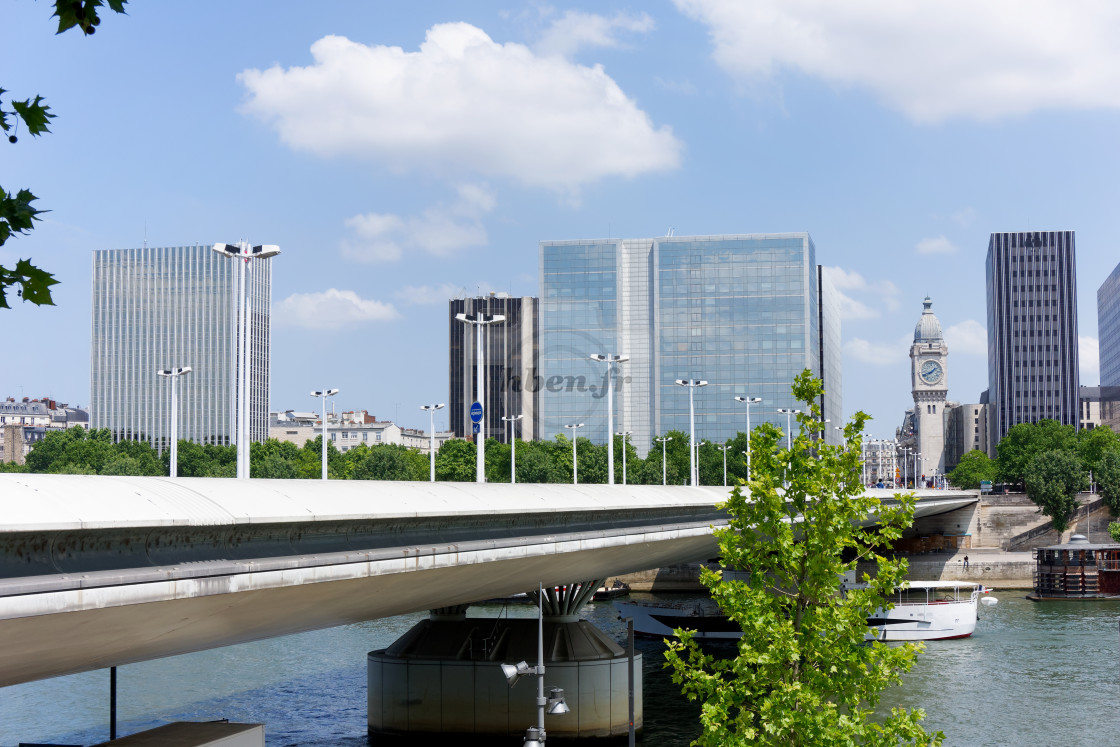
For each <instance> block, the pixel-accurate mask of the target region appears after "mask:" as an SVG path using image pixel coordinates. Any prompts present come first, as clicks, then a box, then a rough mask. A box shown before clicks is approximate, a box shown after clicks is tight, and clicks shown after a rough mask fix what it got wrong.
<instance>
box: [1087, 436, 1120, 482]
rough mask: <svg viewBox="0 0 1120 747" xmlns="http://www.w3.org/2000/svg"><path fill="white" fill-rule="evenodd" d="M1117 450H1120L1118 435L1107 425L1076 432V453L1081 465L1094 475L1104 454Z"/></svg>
mask: <svg viewBox="0 0 1120 747" xmlns="http://www.w3.org/2000/svg"><path fill="white" fill-rule="evenodd" d="M1117 450H1120V437H1118V436H1117V435H1116V434H1115V433H1114V432H1113V430H1112V429H1111V428H1109V427H1108V426H1107V425H1103V426H1100V427H1098V428H1086V429H1083V430H1080V431H1078V432H1077V455H1078V457H1080V458H1081V466H1082V467H1084V468H1085V470H1086V471H1087V472H1092V473H1093V476H1094V477H1095V476H1096V474H1097V471H1098V469H1099V467H1100V463H1101V459H1102V458H1103V457H1104V455H1105V454H1107V453H1108V452H1110V451H1117Z"/></svg>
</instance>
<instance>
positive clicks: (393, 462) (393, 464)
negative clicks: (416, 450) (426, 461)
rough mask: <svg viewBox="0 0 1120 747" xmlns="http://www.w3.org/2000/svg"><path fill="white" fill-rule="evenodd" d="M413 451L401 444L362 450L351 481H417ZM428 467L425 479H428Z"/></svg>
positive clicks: (351, 473)
mask: <svg viewBox="0 0 1120 747" xmlns="http://www.w3.org/2000/svg"><path fill="white" fill-rule="evenodd" d="M412 451H413V450H412V449H410V448H408V447H407V446H401V445H399V444H378V445H377V446H374V447H372V448H369V449H362V450H361V451H360V452H359V453H361V454H362V457H361V459H360V460H359V461H358V462H357V463H355V464H354V466H353V469H352V470H351V472H350V479H351V480H416V479H419V477H418V476H417V475H416V474H415V473H414V471H413V467H412V461H411V460H410V459H409V452H412ZM427 476H428V474H427V465H425V473H424V477H425V478H427Z"/></svg>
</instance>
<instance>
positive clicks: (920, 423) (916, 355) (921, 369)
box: [910, 296, 949, 475]
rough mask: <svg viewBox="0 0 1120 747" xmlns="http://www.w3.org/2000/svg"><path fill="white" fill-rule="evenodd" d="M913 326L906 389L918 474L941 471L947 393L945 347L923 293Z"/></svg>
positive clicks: (937, 473) (947, 348)
mask: <svg viewBox="0 0 1120 747" xmlns="http://www.w3.org/2000/svg"><path fill="white" fill-rule="evenodd" d="M922 305H923V310H922V315H921V317H920V318H919V319H918V323H917V324H916V325H914V342H913V344H912V345H911V346H910V388H911V394H912V395H913V397H914V441H915V444H916V446H917V449H918V453H919V454H920V455H921V456H920V459H921V460H922V463H921V473H922V474H926V475H944V474H945V471H946V470H945V414H946V413H945V398H946V395H948V393H949V381H948V357H949V346H948V345H947V344H946V343H945V338H944V337H943V336H942V334H941V322H940V321H938V319H937V317H936V316H935V315H934V313H933V302H932V301H931V300H930V299H929V296H926V299H925V301H923V302H922Z"/></svg>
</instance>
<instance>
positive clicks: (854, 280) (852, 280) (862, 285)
mask: <svg viewBox="0 0 1120 747" xmlns="http://www.w3.org/2000/svg"><path fill="white" fill-rule="evenodd" d="M824 272H825V275H826V276H827V277H828V279H829V280H830V281H831V282H832V286H833V289H834V290H835V291H836V299H837V305H838V306H839V307H840V318H841V319H844V320H848V319H874V318H876V317H878V316H879V315H880V313H879V310H878V309H876V308H874V307H873V306H872V305H871V304H882V305H883V306H885V307H886V308H887V310H888V311H895V310H897V309H898V305H899V304H898V297H899V290H898V286H896V285H895V284H894V283H892V282H891V281H889V280H880V281H876V282H874V283H870V282H868V281H867V280H866V279H865V278H864V277H863V275H860V274H859V273H858V272H855V271H854V270H845V269H844V268H843V267H825V268H824ZM856 296H864V297H865V298H866V299H867V302H865V301H863V300H860V299H859V298H857V297H856Z"/></svg>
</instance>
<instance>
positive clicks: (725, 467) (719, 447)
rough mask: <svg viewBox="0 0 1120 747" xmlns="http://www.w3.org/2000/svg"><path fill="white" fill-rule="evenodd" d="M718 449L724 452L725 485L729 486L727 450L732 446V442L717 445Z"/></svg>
mask: <svg viewBox="0 0 1120 747" xmlns="http://www.w3.org/2000/svg"><path fill="white" fill-rule="evenodd" d="M716 448H717V449H719V450H720V451H722V452H723V487H725V488H726V487H727V450H728V449H730V448H731V444H727V445H725V446H717V447H716Z"/></svg>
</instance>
